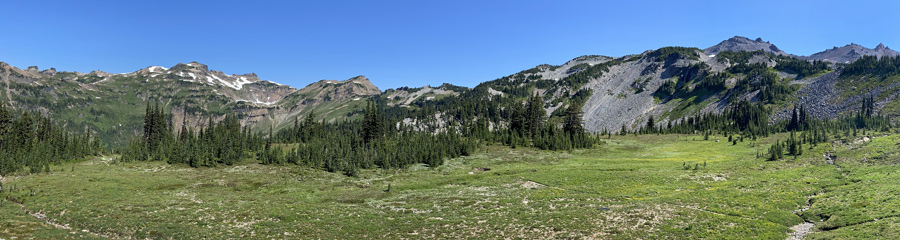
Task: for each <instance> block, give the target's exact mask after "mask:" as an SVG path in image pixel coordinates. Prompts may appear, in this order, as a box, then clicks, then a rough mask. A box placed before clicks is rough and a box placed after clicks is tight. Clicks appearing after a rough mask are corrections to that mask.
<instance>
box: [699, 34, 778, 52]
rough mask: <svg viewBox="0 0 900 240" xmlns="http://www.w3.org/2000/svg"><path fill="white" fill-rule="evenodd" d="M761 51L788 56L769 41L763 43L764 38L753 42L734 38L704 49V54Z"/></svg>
mask: <svg viewBox="0 0 900 240" xmlns="http://www.w3.org/2000/svg"><path fill="white" fill-rule="evenodd" d="M757 50H761V51H764V52H768V53H774V54H778V55H787V53H785V52H784V51H781V49H779V48H778V47H776V46H775V45H773V44H772V43H769V42H768V41H763V39H762V38H756V40H751V39H750V38H747V37H743V36H734V37H731V38H729V39H726V40H724V41H722V42H720V43H719V44H716V45H713V46H711V47H709V48H706V49H703V53H705V54H708V55H715V54H718V53H720V52H725V51H732V52H739V51H757Z"/></svg>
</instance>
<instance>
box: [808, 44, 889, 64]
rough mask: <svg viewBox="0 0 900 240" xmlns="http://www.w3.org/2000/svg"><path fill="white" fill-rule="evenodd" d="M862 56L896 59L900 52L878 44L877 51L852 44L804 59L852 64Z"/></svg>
mask: <svg viewBox="0 0 900 240" xmlns="http://www.w3.org/2000/svg"><path fill="white" fill-rule="evenodd" d="M862 56H876V57H879V58H881V57H884V56H888V57H896V56H900V52H897V51H894V50H891V49H890V48H888V47H885V46H884V44H878V46H876V47H875V49H871V48H866V47H863V46H860V45H858V44H855V43H851V44H848V45H846V46H843V47H834V48H832V49H828V50H825V51H822V52H818V53H815V54H813V55H810V56H809V57H805V58H804V59H807V60H823V61H828V62H834V63H850V62H853V61H855V60H856V59H859V58H860V57H862Z"/></svg>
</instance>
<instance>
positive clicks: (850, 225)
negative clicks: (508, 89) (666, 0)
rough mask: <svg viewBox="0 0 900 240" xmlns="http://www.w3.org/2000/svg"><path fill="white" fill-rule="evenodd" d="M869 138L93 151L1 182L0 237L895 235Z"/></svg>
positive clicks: (894, 152)
mask: <svg viewBox="0 0 900 240" xmlns="http://www.w3.org/2000/svg"><path fill="white" fill-rule="evenodd" d="M870 136H872V137H871V138H862V137H859V138H853V137H848V138H847V139H846V140H837V141H835V142H834V143H832V144H819V145H818V146H810V145H804V152H803V155H802V156H798V157H794V156H787V157H786V158H785V159H782V160H778V161H766V160H765V157H763V156H761V155H764V154H765V153H766V152H767V151H768V147H769V145H770V144H773V143H775V141H776V140H780V141H781V142H783V141H784V139H786V138H787V137H788V136H787V135H785V134H779V135H775V136H771V137H769V138H762V139H759V140H758V141H749V140H747V141H744V142H738V143H737V145H733V144H732V143H731V142H728V141H727V139H726V138H723V137H722V136H721V135H719V136H712V137H711V138H710V139H709V140H703V136H696V135H640V136H613V137H611V138H609V139H606V138H604V139H603V141H601V144H599V145H597V146H596V147H594V148H591V149H587V150H575V151H540V150H535V149H531V148H514V149H513V148H509V147H504V146H487V147H483V148H481V149H480V150H478V151H477V152H476V153H475V154H473V155H471V156H466V157H461V158H455V159H449V160H447V161H446V163H445V164H444V165H442V166H439V167H435V168H428V167H425V166H413V167H410V168H406V169H402V170H381V169H376V170H363V171H362V172H361V173H360V177H358V178H354V177H346V176H344V175H341V174H338V173H328V172H325V171H321V170H315V169H309V168H305V167H299V166H294V165H284V166H272V165H260V164H257V163H256V162H255V161H254V160H246V161H245V162H242V163H239V164H235V165H233V166H222V167H214V168H191V167H189V166H186V165H169V164H166V163H163V162H133V163H121V162H116V160H115V158H114V157H96V158H90V159H85V160H82V161H76V162H72V163H67V164H63V165H56V166H51V172H50V173H43V174H36V175H20V176H5V178H4V179H3V180H2V183H3V192H2V193H0V196H2V200H0V201H2V206H0V238H3V239H28V238H38V239H59V238H78V239H80V238H142V239H143V238H150V239H169V238H174V239H197V238H203V239H207V238H211V239H220V238H232V239H233V238H241V239H243V238H250V239H273V238H274V239H311V238H325V239H335V238H337V239H381V238H388V239H396V238H417V239H418V238H439V239H459V238H475V239H497V238H529V239H534V238H595V239H698V238H713V239H745V238H758V239H785V238H787V237H788V236H789V234H791V233H792V232H794V230H792V229H791V227H794V226H796V225H798V224H801V223H804V222H811V223H813V224H814V226H813V227H812V228H811V229H810V230H809V233H808V234H806V235H805V236H804V237H805V238H809V239H833V238H898V237H900V234H898V233H897V232H900V231H898V230H897V229H900V210H898V209H900V208H898V207H900V198H898V195H900V187H897V186H898V185H897V184H896V183H897V182H898V181H900V166H897V165H896V164H897V163H898V162H900V155H898V154H900V150H898V148H900V135H896V134H871V133H870ZM716 140H719V141H718V142H717V141H716ZM826 155H827V156H830V157H832V158H833V159H835V163H836V165H832V164H829V163H828V162H826ZM757 156H760V157H757ZM23 206H24V209H26V210H27V211H29V213H31V214H29V213H26V212H25V211H24V210H23V209H22V208H23ZM34 215H37V216H41V217H42V218H44V220H42V219H39V218H37V217H35V216H34ZM45 220H47V221H49V222H52V223H55V224H56V225H57V226H54V225H52V224H50V223H48V222H47V221H45Z"/></svg>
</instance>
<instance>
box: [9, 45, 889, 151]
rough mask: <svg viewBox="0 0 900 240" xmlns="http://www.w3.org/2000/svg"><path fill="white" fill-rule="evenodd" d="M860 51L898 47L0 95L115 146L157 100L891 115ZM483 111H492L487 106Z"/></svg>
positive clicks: (280, 120)
mask: <svg viewBox="0 0 900 240" xmlns="http://www.w3.org/2000/svg"><path fill="white" fill-rule="evenodd" d="M863 56H875V57H890V56H897V52H894V51H893V50H890V48H888V47H885V46H883V45H879V46H878V47H876V48H875V49H867V48H864V47H861V46H859V45H855V44H851V45H848V46H845V47H842V48H835V49H829V50H826V51H824V52H821V53H817V54H813V55H811V56H809V57H803V56H795V55H791V54H788V53H785V52H783V51H782V50H780V49H779V48H778V47H776V46H775V45H774V44H772V43H769V42H766V41H763V40H762V39H759V38H758V39H756V40H751V39H749V38H745V37H740V36H736V37H733V38H730V39H727V40H724V41H722V42H721V43H719V44H717V45H715V46H711V47H707V48H705V49H703V50H701V49H699V48H688V47H666V48H661V49H657V50H652V51H646V52H643V53H639V54H634V55H628V56H622V57H608V56H600V55H588V56H582V57H577V58H574V59H572V60H570V61H568V62H566V63H563V64H561V65H549V64H544V65H540V66H536V67H534V68H531V69H527V70H524V71H521V72H519V73H515V74H512V75H509V76H505V77H502V78H499V79H496V80H492V81H486V82H484V83H482V84H479V85H478V86H476V87H474V88H472V89H469V88H465V87H458V86H453V85H452V84H444V85H442V86H439V87H431V86H424V87H421V88H410V87H402V88H398V89H388V90H386V91H384V92H382V91H381V90H380V89H378V88H377V87H376V86H374V85H373V84H372V83H371V82H370V81H369V80H368V79H367V78H365V77H364V76H359V77H355V78H352V79H348V80H344V81H335V80H321V81H318V82H314V83H312V84H309V85H308V86H306V87H304V88H301V89H296V88H294V87H291V86H286V85H281V84H278V83H274V82H271V81H265V80H261V79H259V78H258V77H257V75H256V74H253V73H250V74H243V75H235V74H231V75H229V74H226V73H223V72H221V71H215V70H210V69H209V67H208V66H206V65H203V64H201V63H197V62H191V63H183V64H182V63H180V64H176V65H175V66H172V67H169V68H166V67H160V66H151V67H147V68H144V69H140V70H137V71H135V72H131V73H121V74H111V73H106V72H102V71H94V72H90V73H78V72H65V71H57V70H56V69H54V68H50V69H46V70H39V69H38V68H37V67H28V68H26V69H24V70H23V69H20V68H16V67H13V66H10V65H8V64H5V63H0V84H2V87H0V97H2V99H4V101H5V102H8V104H9V105H11V106H12V107H13V108H21V109H29V110H37V111H39V112H42V113H44V114H47V115H49V116H50V117H52V118H53V119H55V121H58V122H61V123H62V124H63V125H65V126H66V127H67V128H68V129H69V130H71V131H83V130H84V129H85V128H87V129H90V130H91V131H93V132H96V133H98V134H99V135H100V136H101V137H102V138H103V140H104V143H105V144H108V145H112V146H120V145H122V144H123V143H124V142H125V141H126V140H127V139H128V138H130V136H134V135H135V134H136V133H137V130H138V129H139V128H140V114H142V113H143V108H144V106H146V104H147V102H158V103H162V104H163V106H164V108H165V109H167V111H169V112H170V115H171V117H172V119H171V121H172V123H173V126H174V127H175V128H180V126H181V124H187V125H188V126H189V127H192V128H197V127H200V126H202V125H205V124H206V123H207V122H209V120H210V119H212V120H213V122H218V121H220V120H222V119H223V118H224V116H225V115H226V114H228V113H232V112H233V113H234V114H236V115H237V116H238V119H240V122H241V124H242V125H244V126H249V127H251V128H253V129H256V130H263V129H268V128H270V127H274V128H276V129H280V128H283V127H285V126H289V125H291V124H292V123H293V121H294V120H295V119H298V118H300V117H301V116H304V115H306V114H308V113H310V112H316V113H317V114H316V115H317V116H318V118H319V119H320V120H325V121H327V122H335V121H343V120H344V119H359V117H360V116H361V113H362V112H363V109H364V106H365V102H366V101H367V100H375V101H377V102H378V103H379V104H380V105H381V106H383V108H385V109H387V111H388V112H389V115H390V117H392V118H393V119H396V120H397V121H402V122H404V123H405V124H412V125H420V126H419V128H420V129H426V127H425V126H424V125H423V124H425V123H426V122H427V123H428V124H425V125H434V126H432V127H430V128H431V129H433V128H435V127H437V128H440V127H441V126H445V125H446V123H448V122H452V121H456V122H465V121H472V120H474V119H471V117H472V116H476V115H478V116H480V117H482V118H485V119H488V120H490V121H489V122H490V126H491V128H494V126H505V125H507V124H508V119H507V118H508V117H509V111H508V110H509V109H508V108H507V107H508V106H511V105H510V104H513V103H516V102H519V103H521V102H522V101H524V100H525V99H527V98H528V97H529V96H531V95H533V94H538V95H540V96H541V97H542V98H543V101H544V102H545V103H546V104H545V105H544V106H543V107H544V109H545V111H546V112H547V114H548V116H549V117H551V119H554V118H556V119H558V117H561V116H562V110H563V109H565V108H566V107H567V106H569V105H571V104H578V105H580V106H582V111H583V112H584V115H583V118H582V119H583V121H584V123H585V128H586V129H587V130H588V131H591V132H595V133H598V132H605V131H610V132H616V131H619V130H620V129H622V128H623V127H624V128H625V129H627V130H633V129H638V128H639V127H640V126H643V125H644V123H645V122H646V121H647V119H649V118H650V116H653V117H654V118H655V119H656V120H657V121H656V122H657V123H659V124H662V125H665V124H669V123H673V122H680V121H683V120H684V118H685V117H689V116H695V115H698V114H702V113H721V112H722V111H724V110H725V109H727V108H728V107H729V106H731V105H732V104H733V103H734V102H735V101H739V100H748V101H751V102H759V101H762V102H763V103H765V104H766V105H767V106H769V108H770V109H771V110H772V111H773V114H772V116H771V117H772V120H776V119H784V118H786V117H788V116H789V111H790V109H791V108H792V107H793V106H796V105H805V106H808V109H810V110H811V114H812V116H813V117H816V118H834V117H836V116H839V115H841V114H847V113H850V112H853V111H855V109H856V108H858V106H859V102H860V100H861V99H862V98H863V97H864V96H870V95H873V96H876V108H877V109H878V110H879V112H881V113H882V114H886V115H891V116H896V115H897V114H900V104H898V103H896V102H897V101H895V96H896V94H894V95H892V94H891V93H894V92H896V83H897V82H898V81H896V78H887V79H883V78H886V76H883V75H878V76H862V75H854V76H849V75H846V74H843V69H844V68H845V67H846V66H847V65H848V64H850V63H847V62H849V61H850V60H852V61H856V60H857V59H861V57H863ZM807 60H815V61H807ZM844 60H847V61H844ZM841 61H843V62H841ZM851 63H852V62H851ZM769 73H772V74H769ZM875 78H877V79H879V80H878V81H864V82H865V83H866V84H863V86H864V88H856V87H855V86H853V84H852V83H851V82H854V81H860V79H875ZM470 101H478V103H475V102H470ZM489 108H496V109H498V110H497V111H490V112H489V111H486V110H484V109H489ZM476 112H483V113H476ZM428 119H432V120H433V121H432V120H428Z"/></svg>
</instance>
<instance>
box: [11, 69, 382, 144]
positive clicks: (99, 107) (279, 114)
mask: <svg viewBox="0 0 900 240" xmlns="http://www.w3.org/2000/svg"><path fill="white" fill-rule="evenodd" d="M322 82H337V81H322ZM348 82H353V83H354V84H334V85H327V86H323V85H322V84H318V85H317V84H312V85H310V86H308V87H307V88H303V89H299V90H298V89H295V88H293V87H290V86H285V85H281V84H278V83H274V82H271V81H265V80H261V79H259V78H258V77H257V76H256V74H253V73H250V74H243V75H228V74H225V73H223V72H221V71H215V70H212V71H211V70H209V68H208V67H207V66H206V65H203V64H200V63H196V62H191V63H186V64H183V63H179V64H177V65H175V66H173V67H170V68H165V67H160V66H151V67H147V68H144V69H140V70H138V71H135V72H131V73H122V74H111V73H106V72H102V71H94V72H90V73H78V72H58V71H56V69H53V68H50V69H47V70H43V71H39V70H38V68H37V67H29V68H27V69H25V70H22V69H19V68H16V67H12V66H10V65H8V64H6V63H2V62H0V84H2V88H0V96H2V99H3V100H4V102H8V104H9V105H11V106H12V107H14V108H22V109H28V110H35V111H39V112H42V113H44V114H49V115H50V116H51V117H52V118H53V119H55V120H56V121H60V122H62V123H63V124H64V125H65V126H67V127H68V128H69V129H70V130H72V131H76V132H77V131H83V129H85V128H88V129H91V130H92V131H94V132H97V133H99V134H100V136H101V137H102V138H103V140H104V143H106V144H110V145H121V144H122V143H124V142H125V141H127V140H128V138H129V136H134V135H135V134H136V133H137V131H138V129H139V128H140V124H141V118H142V115H143V114H144V107H145V105H147V104H148V103H149V102H156V103H160V104H163V106H164V107H165V108H166V109H168V111H169V112H170V113H171V116H172V119H171V121H172V123H173V125H174V127H175V128H176V129H177V128H180V127H181V125H182V124H187V125H188V126H190V127H193V128H196V127H199V126H201V125H204V124H206V123H207V122H208V120H209V119H212V120H213V121H214V122H218V121H220V120H222V119H223V118H224V117H225V115H226V114H229V113H232V112H233V113H235V114H237V116H238V119H240V120H241V124H242V125H245V126H250V127H254V128H257V129H265V128H268V126H272V125H279V124H286V123H288V122H291V121H293V119H294V117H295V116H297V115H299V114H302V113H305V112H306V111H309V110H312V109H316V108H320V109H325V110H323V112H329V113H331V112H335V114H334V116H328V117H330V118H329V120H331V121H333V120H335V119H343V118H345V117H348V116H351V117H352V116H353V114H355V111H356V110H359V109H361V107H359V106H355V105H352V103H353V101H355V100H359V99H360V98H365V97H368V96H370V95H377V94H379V93H380V91H379V90H378V88H376V87H375V86H373V85H372V84H371V83H370V82H369V81H368V79H366V78H365V77H357V78H354V79H351V80H348ZM325 103H327V105H322V104H325ZM338 106H340V107H341V108H342V109H345V110H343V111H341V112H340V114H337V112H336V111H339V110H338V109H337V108H338Z"/></svg>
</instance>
